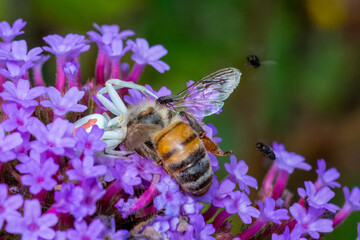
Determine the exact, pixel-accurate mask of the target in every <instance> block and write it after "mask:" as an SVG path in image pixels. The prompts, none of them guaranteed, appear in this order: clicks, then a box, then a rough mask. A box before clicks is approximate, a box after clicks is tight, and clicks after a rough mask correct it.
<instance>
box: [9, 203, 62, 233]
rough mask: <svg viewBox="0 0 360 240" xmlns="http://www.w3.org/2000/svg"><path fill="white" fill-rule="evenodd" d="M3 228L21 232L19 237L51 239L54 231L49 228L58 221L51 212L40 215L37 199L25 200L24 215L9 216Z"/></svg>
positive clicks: (11, 231)
mask: <svg viewBox="0 0 360 240" xmlns="http://www.w3.org/2000/svg"><path fill="white" fill-rule="evenodd" d="M7 220H8V222H7V225H6V227H5V230H6V231H7V232H8V233H14V234H21V235H22V238H21V239H34V240H36V239H39V238H42V239H53V238H54V236H55V231H54V230H53V229H52V228H51V227H52V226H54V225H55V224H56V223H57V222H58V218H57V217H56V215H55V214H53V213H45V214H43V215H41V206H40V202H39V200H37V199H33V200H26V201H25V204H24V217H22V216H11V217H9V218H8V219H7Z"/></svg>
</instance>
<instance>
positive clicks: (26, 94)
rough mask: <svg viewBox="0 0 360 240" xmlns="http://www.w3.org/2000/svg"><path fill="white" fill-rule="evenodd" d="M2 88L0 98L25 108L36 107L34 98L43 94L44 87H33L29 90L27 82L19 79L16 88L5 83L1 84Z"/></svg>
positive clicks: (8, 82)
mask: <svg viewBox="0 0 360 240" xmlns="http://www.w3.org/2000/svg"><path fill="white" fill-rule="evenodd" d="M3 87H4V89H5V91H4V92H2V93H0V96H1V97H2V98H3V99H4V100H6V101H10V102H16V103H18V104H20V105H21V106H23V107H25V108H27V107H34V106H37V105H38V102H37V101H36V100H34V98H37V97H39V96H41V95H43V94H45V89H44V87H34V88H31V89H30V82H29V80H23V79H20V80H19V81H18V83H17V86H15V84H14V83H12V82H10V81H7V82H5V83H4V84H3Z"/></svg>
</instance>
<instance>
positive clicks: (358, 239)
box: [356, 222, 360, 240]
mask: <svg viewBox="0 0 360 240" xmlns="http://www.w3.org/2000/svg"><path fill="white" fill-rule="evenodd" d="M357 231H358V237H357V239H356V240H360V222H359V223H358V227H357Z"/></svg>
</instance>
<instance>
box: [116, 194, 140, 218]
mask: <svg viewBox="0 0 360 240" xmlns="http://www.w3.org/2000/svg"><path fill="white" fill-rule="evenodd" d="M137 201H138V199H137V198H128V199H127V201H126V202H125V199H124V198H121V199H120V200H119V201H118V202H117V203H116V208H117V209H118V210H119V213H120V214H121V216H122V217H123V218H127V217H128V216H129V215H130V214H132V213H133V211H132V210H131V207H132V206H133V205H134V204H135V203H136V202H137Z"/></svg>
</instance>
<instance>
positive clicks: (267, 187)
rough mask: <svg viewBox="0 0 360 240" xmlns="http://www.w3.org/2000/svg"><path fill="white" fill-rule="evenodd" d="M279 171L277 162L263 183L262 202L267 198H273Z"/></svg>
mask: <svg viewBox="0 0 360 240" xmlns="http://www.w3.org/2000/svg"><path fill="white" fill-rule="evenodd" d="M277 171H278V167H277V164H276V162H274V163H273V165H272V166H271V168H270V169H269V171H268V173H267V174H266V176H265V178H264V181H263V184H262V185H263V189H262V193H261V196H260V200H262V201H264V199H265V197H271V195H272V191H273V182H274V179H275V176H276V173H277Z"/></svg>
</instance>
